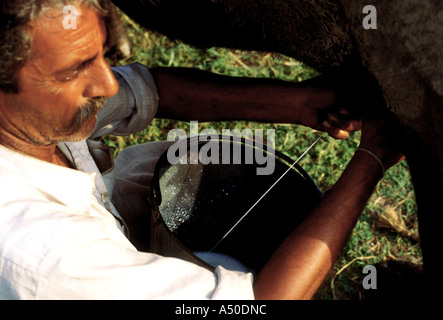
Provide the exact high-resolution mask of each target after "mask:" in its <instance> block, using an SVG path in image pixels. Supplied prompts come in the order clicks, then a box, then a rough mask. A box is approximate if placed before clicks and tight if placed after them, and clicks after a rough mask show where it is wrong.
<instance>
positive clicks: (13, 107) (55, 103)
mask: <svg viewBox="0 0 443 320" xmlns="http://www.w3.org/2000/svg"><path fill="white" fill-rule="evenodd" d="M77 13H78V14H79V16H78V18H77V29H64V28H63V17H64V15H63V12H62V9H50V10H49V11H48V12H46V13H45V14H42V16H41V18H40V19H38V21H35V22H32V23H31V24H30V27H31V28H30V31H29V32H30V34H31V37H32V41H31V56H30V59H29V60H28V61H27V62H26V63H25V65H24V66H23V68H22V69H21V70H20V71H19V73H18V81H19V89H20V92H19V94H2V96H1V97H0V112H1V118H2V120H0V125H1V126H3V128H5V127H6V128H7V130H8V131H9V132H10V133H12V134H13V135H14V136H16V137H19V138H20V139H21V140H22V141H24V142H28V143H32V144H38V145H49V144H53V143H57V142H60V141H79V140H82V139H84V138H86V137H87V136H88V135H89V134H90V133H91V132H92V130H93V129H94V127H95V124H96V117H95V116H96V114H97V112H98V110H99V109H100V108H101V106H102V104H103V101H104V98H108V97H112V96H113V95H115V94H116V93H117V91H118V85H117V82H116V80H115V78H114V76H113V74H112V72H111V70H110V68H109V65H108V63H107V62H106V60H105V59H104V57H103V44H104V42H105V40H106V28H105V25H104V22H103V20H102V19H101V18H100V16H99V15H98V14H97V13H96V12H95V11H94V10H92V9H89V8H87V7H80V8H77Z"/></svg>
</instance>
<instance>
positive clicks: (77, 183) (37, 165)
mask: <svg viewBox="0 0 443 320" xmlns="http://www.w3.org/2000/svg"><path fill="white" fill-rule="evenodd" d="M0 168H6V169H8V170H10V171H12V172H14V173H16V174H19V175H21V176H23V177H24V178H25V179H27V180H28V181H29V184H30V185H31V186H33V187H34V188H36V189H39V190H40V191H42V192H44V193H45V194H47V195H49V196H50V197H52V198H53V199H54V200H56V201H58V202H60V203H62V204H65V205H66V206H69V207H70V208H73V209H77V210H80V211H83V212H89V210H90V208H91V201H92V199H93V196H92V193H93V191H94V189H95V173H86V172H82V171H78V170H74V169H69V168H64V167H61V166H58V165H54V164H52V163H49V162H46V161H42V160H39V159H37V158H34V157H31V156H27V155H25V154H22V153H19V152H16V151H14V150H12V149H9V148H7V147H5V146H2V145H0Z"/></svg>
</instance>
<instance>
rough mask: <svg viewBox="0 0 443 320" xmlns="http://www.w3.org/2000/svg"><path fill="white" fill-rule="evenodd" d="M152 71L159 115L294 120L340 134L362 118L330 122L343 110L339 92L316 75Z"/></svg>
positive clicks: (342, 136)
mask: <svg viewBox="0 0 443 320" xmlns="http://www.w3.org/2000/svg"><path fill="white" fill-rule="evenodd" d="M150 72H151V74H152V75H153V77H154V80H155V83H156V85H157V90H158V92H159V96H160V101H159V108H158V113H157V117H159V118H168V119H176V120H183V121H190V120H196V121H202V122H203V121H229V120H249V121H260V122H270V123H294V124H301V125H304V126H309V127H311V128H314V129H317V130H321V131H326V132H328V133H329V134H330V135H331V136H333V137H334V138H339V139H343V138H346V137H347V131H356V130H359V129H360V122H358V121H344V122H343V121H341V122H340V123H338V122H334V121H330V122H326V125H325V121H328V120H329V118H328V114H329V112H330V111H334V110H335V111H337V110H338V108H337V106H336V105H335V102H336V96H335V93H334V91H333V90H331V89H329V88H325V87H324V85H320V83H321V82H322V81H318V80H317V79H312V80H307V81H304V82H300V83H295V82H286V81H281V80H275V79H262V78H243V77H228V76H221V75H217V74H213V73H210V72H206V71H201V70H196V69H190V68H152V69H150ZM328 124H329V126H328ZM342 129H343V130H342Z"/></svg>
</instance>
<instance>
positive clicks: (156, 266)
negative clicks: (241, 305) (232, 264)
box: [0, 146, 253, 299]
mask: <svg viewBox="0 0 443 320" xmlns="http://www.w3.org/2000/svg"><path fill="white" fill-rule="evenodd" d="M0 181H1V183H0V194H1V200H0V298H1V299H237V298H239V299H253V292H252V275H251V274H246V273H242V272H234V271H227V270H225V269H223V268H221V267H218V268H217V269H216V272H215V273H212V272H210V271H208V270H206V269H204V268H201V267H198V266H196V265H194V264H191V263H188V262H185V261H182V260H179V259H175V258H164V257H160V256H157V255H155V254H150V253H143V252H139V251H137V250H136V249H135V248H134V247H133V246H132V244H131V243H130V242H129V241H128V240H127V238H126V237H125V235H124V233H123V231H122V230H123V228H122V226H121V225H120V224H119V223H118V221H117V220H116V219H115V218H114V217H113V216H112V214H111V213H110V212H109V211H108V210H106V209H105V208H104V207H103V206H102V205H101V204H99V202H98V201H97V199H96V198H95V197H94V195H93V193H94V190H95V174H94V173H85V172H81V171H78V170H73V169H68V168H63V167H60V166H56V165H53V164H50V163H47V162H44V161H40V160H37V159H35V158H32V157H28V156H25V155H22V154H19V153H16V152H14V151H12V150H9V149H7V148H5V147H3V146H0Z"/></svg>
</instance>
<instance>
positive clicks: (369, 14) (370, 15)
mask: <svg viewBox="0 0 443 320" xmlns="http://www.w3.org/2000/svg"><path fill="white" fill-rule="evenodd" d="M363 13H364V14H366V16H365V17H364V18H363V22H362V24H363V28H365V29H366V30H369V29H377V8H375V6H372V5H367V6H364V7H363Z"/></svg>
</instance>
